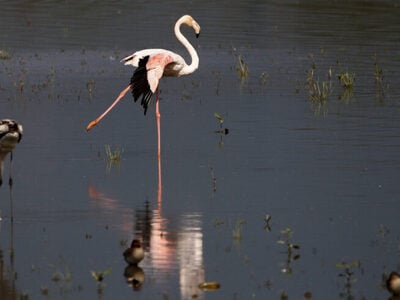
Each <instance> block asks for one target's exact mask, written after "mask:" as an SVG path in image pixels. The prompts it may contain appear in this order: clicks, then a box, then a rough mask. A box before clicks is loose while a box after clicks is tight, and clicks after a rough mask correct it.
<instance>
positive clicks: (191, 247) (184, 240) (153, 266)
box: [88, 159, 205, 299]
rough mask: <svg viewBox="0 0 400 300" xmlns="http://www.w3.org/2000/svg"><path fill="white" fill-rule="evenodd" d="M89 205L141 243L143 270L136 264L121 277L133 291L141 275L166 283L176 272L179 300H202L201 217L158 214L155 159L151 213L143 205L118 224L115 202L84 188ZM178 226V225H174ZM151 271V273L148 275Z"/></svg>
mask: <svg viewBox="0 0 400 300" xmlns="http://www.w3.org/2000/svg"><path fill="white" fill-rule="evenodd" d="M88 194H89V197H90V198H91V199H92V200H91V201H90V204H92V205H94V206H95V207H99V208H101V209H102V210H104V211H105V212H107V213H108V214H109V213H110V212H111V213H112V212H114V216H115V218H118V223H120V224H121V225H120V227H119V228H120V229H121V230H122V231H124V232H129V231H132V229H133V236H135V239H137V240H141V241H142V247H143V249H144V252H145V259H144V260H143V262H142V265H143V269H142V268H141V267H139V266H137V264H136V265H135V264H131V265H128V266H127V267H126V268H125V270H124V277H125V279H126V281H127V283H128V284H129V285H132V287H133V289H134V290H140V289H141V287H142V286H143V283H144V278H145V272H146V273H147V272H150V273H152V274H156V276H157V281H158V282H168V281H169V280H170V274H171V271H172V272H175V270H178V272H177V273H178V274H179V285H180V292H181V298H182V299H190V298H192V297H193V296H195V297H197V298H198V299H203V298H204V294H203V292H202V291H200V290H199V288H198V285H199V284H200V283H202V282H204V281H205V280H204V277H205V275H204V266H203V233H202V221H201V218H202V215H201V214H200V213H193V212H189V213H186V214H184V215H182V216H179V219H178V220H175V219H174V218H169V217H167V216H164V215H163V214H162V184H161V159H158V186H157V201H156V202H157V207H156V209H152V208H151V205H150V202H149V201H146V202H145V203H144V206H143V208H139V209H136V210H135V213H134V217H135V218H134V219H135V220H134V222H133V223H132V216H130V217H125V219H124V220H122V222H121V215H120V213H119V212H120V211H121V210H122V209H124V210H125V208H122V207H121V204H120V203H119V202H118V200H116V199H113V198H111V197H109V196H107V195H105V194H104V193H102V192H100V191H98V189H96V188H95V187H94V186H93V185H89V186H88ZM176 222H178V225H176ZM152 270H153V271H152Z"/></svg>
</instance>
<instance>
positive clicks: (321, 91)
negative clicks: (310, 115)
mask: <svg viewBox="0 0 400 300" xmlns="http://www.w3.org/2000/svg"><path fill="white" fill-rule="evenodd" d="M330 73H331V69H329V71H328V81H323V82H322V83H320V82H319V80H318V79H315V77H314V74H315V66H314V67H311V68H310V69H309V70H308V72H307V80H306V82H307V86H308V96H309V99H310V101H311V102H313V103H319V104H325V103H326V102H327V101H328V97H329V96H330V94H331V93H332V82H331V80H330Z"/></svg>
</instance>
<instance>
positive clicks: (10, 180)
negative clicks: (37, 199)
mask: <svg viewBox="0 0 400 300" xmlns="http://www.w3.org/2000/svg"><path fill="white" fill-rule="evenodd" d="M12 164H13V153H12V151H11V152H10V178H9V179H8V185H9V186H10V187H11V186H12V184H13V177H12V173H13V172H12V171H13V165H12Z"/></svg>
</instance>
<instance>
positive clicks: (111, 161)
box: [104, 145, 124, 172]
mask: <svg viewBox="0 0 400 300" xmlns="http://www.w3.org/2000/svg"><path fill="white" fill-rule="evenodd" d="M104 148H105V151H106V156H107V171H108V172H110V171H111V167H112V166H113V165H116V166H117V167H119V164H120V162H121V156H122V153H123V152H124V149H123V148H119V147H116V148H115V149H114V150H113V149H111V146H110V145H105V146H104Z"/></svg>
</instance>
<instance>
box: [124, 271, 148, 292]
mask: <svg viewBox="0 0 400 300" xmlns="http://www.w3.org/2000/svg"><path fill="white" fill-rule="evenodd" d="M124 276H125V278H126V283H127V284H128V285H130V286H132V288H133V289H134V290H135V291H138V290H140V289H141V288H142V285H143V282H144V271H143V269H142V268H141V267H139V266H138V265H128V266H126V268H125V270H124Z"/></svg>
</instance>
